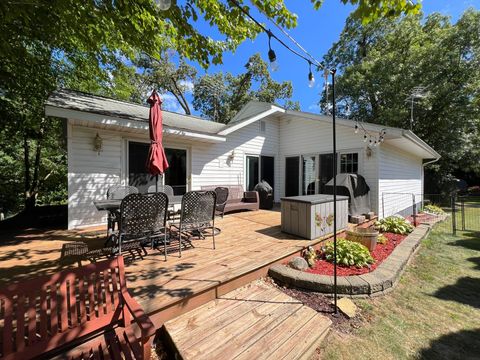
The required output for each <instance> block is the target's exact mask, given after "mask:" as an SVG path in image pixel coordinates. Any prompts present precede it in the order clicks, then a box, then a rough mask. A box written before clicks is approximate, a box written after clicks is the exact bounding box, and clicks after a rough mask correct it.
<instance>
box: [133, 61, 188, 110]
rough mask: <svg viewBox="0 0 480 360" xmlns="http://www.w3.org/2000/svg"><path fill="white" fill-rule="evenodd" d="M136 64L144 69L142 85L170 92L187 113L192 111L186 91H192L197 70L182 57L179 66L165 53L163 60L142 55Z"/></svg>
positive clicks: (162, 91)
mask: <svg viewBox="0 0 480 360" xmlns="http://www.w3.org/2000/svg"><path fill="white" fill-rule="evenodd" d="M136 65H137V66H138V67H139V68H141V69H142V70H143V73H142V75H141V84H142V87H143V88H144V89H145V90H147V89H157V91H159V92H161V93H170V94H172V95H173V96H174V97H175V99H177V101H178V103H179V104H180V106H181V107H182V109H183V111H185V114H187V115H190V114H191V113H192V111H191V109H190V105H189V103H188V101H187V98H186V93H188V92H192V88H191V86H192V85H193V82H194V81H195V79H196V76H197V70H196V69H195V68H194V67H193V66H191V65H189V64H187V62H186V61H185V59H180V61H179V64H178V66H177V65H176V64H175V63H174V62H173V61H172V60H171V59H170V57H169V56H168V55H167V54H165V55H164V56H162V58H161V60H157V59H154V58H152V57H150V56H141V57H139V59H138V60H137V61H136Z"/></svg>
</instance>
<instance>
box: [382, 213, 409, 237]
mask: <svg viewBox="0 0 480 360" xmlns="http://www.w3.org/2000/svg"><path fill="white" fill-rule="evenodd" d="M375 228H376V229H377V230H380V231H382V232H392V233H395V234H401V235H406V234H409V233H411V232H412V231H413V226H412V225H410V223H409V222H408V221H407V220H406V219H404V218H403V217H401V216H389V217H386V218H383V219H381V220H379V221H377V222H375Z"/></svg>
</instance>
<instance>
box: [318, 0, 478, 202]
mask: <svg viewBox="0 0 480 360" xmlns="http://www.w3.org/2000/svg"><path fill="white" fill-rule="evenodd" d="M373 3H376V1H374V2H373ZM387 3H388V2H387ZM404 3H408V2H404ZM479 33H480V11H477V10H474V9H469V10H467V11H466V12H465V13H464V14H463V15H462V16H461V17H460V19H459V20H458V21H457V22H456V23H455V24H452V23H451V20H450V18H449V17H447V16H443V15H440V14H438V13H434V14H431V15H429V16H427V17H422V16H421V15H415V16H413V15H410V16H405V17H402V18H400V19H396V20H391V19H385V18H379V19H378V20H376V21H373V22H371V23H369V24H362V22H361V21H359V20H358V19H356V18H354V17H351V18H349V19H348V20H347V23H346V25H345V28H344V30H343V32H342V34H341V35H340V39H339V41H337V42H336V43H335V44H334V45H333V46H332V48H331V49H330V50H329V52H328V54H327V55H326V56H325V62H326V63H327V64H328V65H329V66H332V67H336V68H337V69H338V70H339V74H340V75H339V76H338V78H337V83H336V84H337V88H336V95H337V103H338V104H339V110H340V111H342V109H347V108H348V110H349V111H348V112H346V111H344V112H343V114H342V115H343V116H348V117H350V118H353V119H359V120H362V121H369V122H373V123H378V124H382V125H386V126H394V127H401V128H405V129H410V117H411V116H410V110H411V109H410V106H409V105H408V104H406V103H405V98H406V96H407V95H408V94H410V93H411V91H412V89H413V88H414V87H416V86H425V87H426V91H425V92H426V96H425V97H424V98H422V99H417V101H416V104H415V105H414V122H413V128H412V130H413V131H414V132H415V134H417V135H418V136H420V137H421V138H422V139H423V140H425V141H426V142H427V143H428V144H429V145H431V146H432V147H433V148H434V149H435V150H436V151H438V152H439V153H440V155H441V156H442V157H441V159H440V161H438V162H437V163H434V164H431V165H429V166H428V167H427V168H426V190H425V191H428V192H429V193H437V192H440V191H442V190H443V191H445V192H448V190H449V188H450V185H451V184H452V183H453V176H452V175H451V174H453V173H455V171H456V170H465V171H474V172H476V173H477V174H480V162H479V161H478V158H479V156H480V37H479V36H478V34H479ZM329 93H330V94H329V95H331V92H329ZM326 101H327V99H326V98H325V95H323V99H322V107H325V105H326ZM328 101H331V99H328ZM428 179H431V180H432V181H431V183H429V184H427V180H428ZM429 187H430V188H429Z"/></svg>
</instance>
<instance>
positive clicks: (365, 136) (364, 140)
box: [363, 134, 367, 142]
mask: <svg viewBox="0 0 480 360" xmlns="http://www.w3.org/2000/svg"><path fill="white" fill-rule="evenodd" d="M363 142H367V134H364V135H363Z"/></svg>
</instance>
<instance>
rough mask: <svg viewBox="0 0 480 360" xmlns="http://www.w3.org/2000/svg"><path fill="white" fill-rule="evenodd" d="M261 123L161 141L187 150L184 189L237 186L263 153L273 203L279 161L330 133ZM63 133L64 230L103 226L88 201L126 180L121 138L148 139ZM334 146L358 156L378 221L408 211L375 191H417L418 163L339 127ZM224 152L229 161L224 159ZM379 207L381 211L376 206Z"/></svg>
mask: <svg viewBox="0 0 480 360" xmlns="http://www.w3.org/2000/svg"><path fill="white" fill-rule="evenodd" d="M262 121H264V122H265V132H262V131H261V126H260V122H255V123H252V124H250V125H248V126H245V127H244V128H241V129H239V130H237V131H235V132H233V133H231V134H229V135H228V136H227V138H226V141H225V142H221V143H206V142H197V141H192V140H189V141H186V140H183V141H181V140H178V139H173V138H171V137H169V136H165V138H164V143H165V147H179V148H185V149H186V150H187V166H188V173H189V174H190V178H189V179H188V188H189V190H198V189H200V188H201V186H206V185H242V186H243V187H244V188H245V164H246V161H245V158H246V156H247V155H266V156H273V157H274V158H275V174H274V175H275V201H277V202H278V201H279V200H280V198H281V197H282V196H284V193H285V176H286V174H285V158H286V157H288V156H300V155H309V154H312V155H318V154H321V153H328V152H331V148H332V139H331V137H332V136H331V134H332V133H331V126H330V125H329V124H328V123H324V122H320V121H316V120H310V119H304V118H292V117H289V118H287V117H285V116H284V117H281V118H277V117H275V116H271V117H267V118H265V119H263V120H262ZM97 133H98V134H99V135H100V136H101V137H102V138H103V149H102V151H101V152H100V153H99V154H97V153H96V152H95V151H94V150H93V139H94V137H95V135H96V134H97ZM67 136H68V208H69V211H68V224H69V228H77V227H86V226H92V225H100V224H102V225H104V224H105V223H106V213H105V212H99V211H97V210H96V208H95V206H94V205H93V201H94V200H100V199H104V198H105V197H106V192H107V189H108V188H109V187H110V186H112V185H116V184H126V183H127V144H128V141H139V142H148V134H147V132H146V131H143V130H142V132H139V130H136V131H133V130H131V129H130V130H129V129H127V128H125V130H122V131H120V130H109V129H108V127H106V128H103V129H102V128H97V127H93V125H92V127H87V126H86V125H85V124H81V125H80V124H77V123H75V125H74V123H73V122H72V121H69V122H68V126H67ZM337 147H338V151H339V152H340V153H342V152H357V153H358V155H359V159H358V160H359V173H360V174H361V175H363V176H364V177H365V179H366V181H367V183H368V185H369V186H370V198H371V206H372V210H373V211H375V212H376V213H377V214H378V215H379V216H383V209H384V208H385V216H388V215H391V214H394V213H401V212H402V211H404V210H405V209H407V210H408V207H409V206H411V197H408V195H402V197H401V199H400V200H401V201H400V200H399V199H397V198H392V199H390V198H389V199H388V201H387V202H388V204H387V202H385V201H383V202H382V193H392V192H402V193H417V194H421V193H422V182H423V172H422V170H423V169H422V159H420V158H416V157H414V156H412V155H409V154H407V153H404V152H402V151H400V150H398V149H397V148H394V147H392V146H389V145H388V144H387V143H384V144H382V145H381V146H379V147H376V148H373V149H372V151H371V153H370V151H369V152H367V151H366V148H365V143H364V142H363V137H362V135H361V134H355V133H354V131H353V129H352V128H349V127H345V126H337ZM232 151H233V152H234V156H233V158H231V157H230V155H231V154H232ZM317 166H318V164H317ZM389 196H390V195H389ZM383 200H385V197H384V199H383ZM419 201H421V200H419V199H418V198H417V202H419ZM382 203H385V204H387V206H386V207H385V206H383V207H382Z"/></svg>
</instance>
